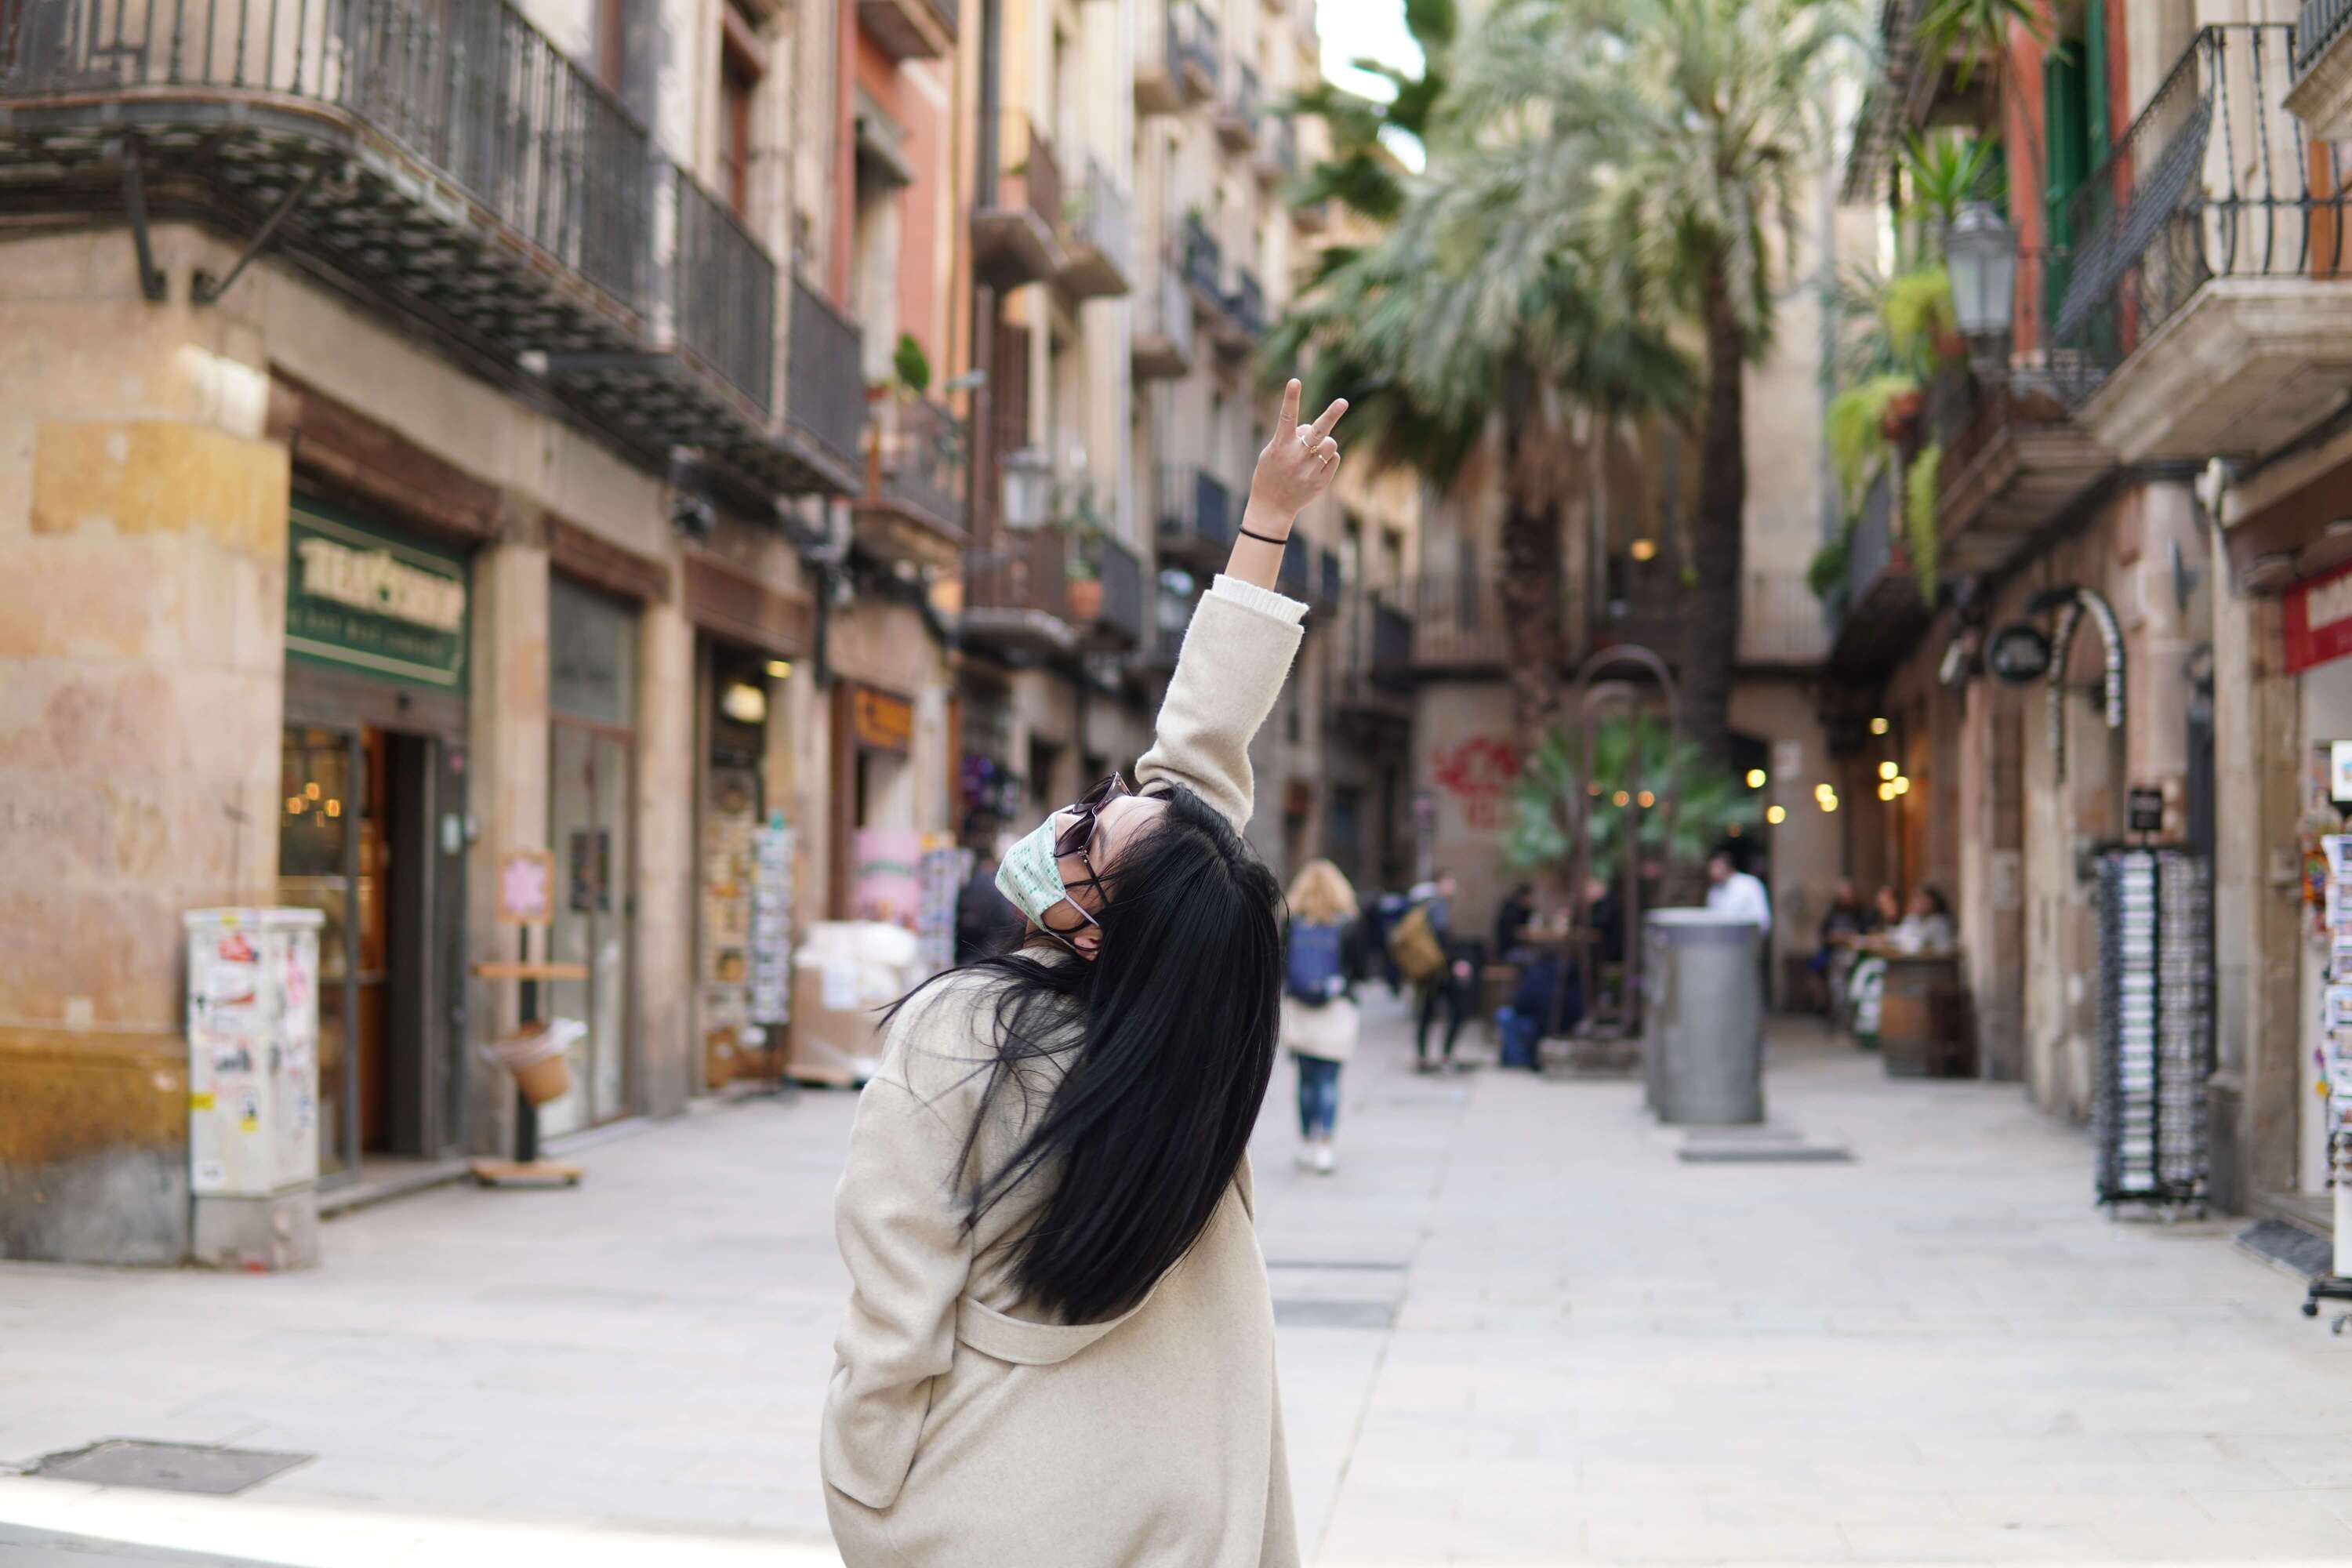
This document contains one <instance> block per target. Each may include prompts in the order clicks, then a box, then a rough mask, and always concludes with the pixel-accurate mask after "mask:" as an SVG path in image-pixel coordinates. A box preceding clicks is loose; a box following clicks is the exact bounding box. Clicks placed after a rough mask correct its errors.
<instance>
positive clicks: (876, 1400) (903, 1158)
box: [823, 998, 974, 1509]
mask: <svg viewBox="0 0 2352 1568" xmlns="http://www.w3.org/2000/svg"><path fill="white" fill-rule="evenodd" d="M919 1005H920V1006H921V1008H922V1011H923V1013H924V1014H925V1015H927V1017H926V1019H925V1021H924V1024H923V1026H922V1029H921V1031H920V1032H921V1033H923V1034H926V1035H928V1034H930V1033H931V1032H932V1029H933V1027H934V1026H933V1024H932V1023H931V1021H930V1020H931V1019H933V1018H937V1019H939V1020H940V1022H942V1023H944V1022H945V1021H946V1017H947V1016H955V1017H958V1018H962V1017H966V1016H969V1015H970V1014H971V1008H969V1007H967V1006H957V1005H954V1004H953V1002H952V1001H950V1000H949V999H946V998H933V999H929V1000H928V1002H927V1004H919ZM913 1011H914V1009H912V1008H910V1009H909V1010H908V1012H909V1013H911V1012H913ZM893 1032H894V1034H897V1035H898V1039H896V1040H895V1041H894V1042H893V1047H892V1048H891V1049H890V1050H889V1051H888V1052H887V1055H886V1057H885V1058H884V1066H883V1070H882V1073H881V1075H880V1076H879V1077H877V1078H876V1079H874V1080H873V1081H872V1082H871V1083H869V1084H868V1085H866V1090H865V1093H864V1094H863V1095H862V1096H861V1097H860V1099H859V1100H858V1104H857V1119H856V1124H855V1126H854V1127H853V1129H852V1130H851V1132H850V1136H849V1164H848V1168H847V1169H846V1171H845V1172H844V1173H843V1175H842V1178H841V1186H840V1189H839V1191H838V1193H837V1194H836V1195H835V1201H834V1230H835V1237H836V1239H837V1240H838V1241H839V1243H840V1247H841V1256H842V1260H843V1261H844V1262H845V1263H846V1264H847V1265H848V1266H849V1279H850V1295H849V1312H848V1317H847V1321H845V1324H844V1326H843V1328H842V1331H841V1336H840V1338H839V1339H837V1340H836V1341H835V1343H834V1358H835V1359H834V1370H833V1382H832V1385H831V1387H830V1389H829V1390H828V1391H827V1394H826V1397H825V1409H824V1444H823V1460H824V1479H826V1480H827V1481H828V1482H829V1483H831V1484H832V1485H833V1486H835V1487H836V1488H838V1489H841V1490H842V1491H843V1492H845V1493H846V1494H847V1495H848V1496H850V1497H852V1498H855V1499H856V1500H858V1501H859V1502H862V1503H864V1504H866V1506H867V1507H868V1508H877V1509H881V1508H888V1507H889V1506H890V1505H891V1503H893V1502H894V1501H896V1500H898V1490H899V1488H900V1487H902V1486H903V1485H904V1484H905V1483H906V1479H907V1472H908V1469H909V1468H911V1467H912V1466H913V1464H914V1461H915V1446H916V1440H917V1439H918V1438H919V1436H921V1433H922V1427H923V1420H924V1417H925V1416H926V1415H928V1414H929V1410H930V1402H931V1380H932V1379H934V1378H936V1377H938V1376H939V1375H940V1373H944V1372H946V1371H947V1370H948V1369H949V1366H950V1364H951V1363H952V1362H953V1360H954V1357H955V1323H956V1310H957V1305H958V1303H959V1302H960V1301H961V1299H962V1297H963V1294H964V1290H965V1287H966V1283H967V1281H968V1279H970V1276H971V1238H970V1237H969V1236H968V1235H967V1234H966V1232H965V1229H964V1225H963V1218H964V1208H963V1184H962V1181H961V1177H962V1163H963V1159H964V1145H965V1142H966V1141H967V1134H968V1132H969V1130H970V1125H971V1113H972V1111H973V1109H974V1108H973V1106H972V1105H971V1103H969V1101H970V1098H971V1097H970V1096H968V1095H966V1094H963V1093H961V1092H959V1090H958V1089H957V1088H956V1087H955V1086H956V1083H957V1081H958V1080H957V1078H956V1075H954V1074H952V1073H950V1072H947V1071H943V1070H940V1067H939V1065H938V1064H939V1062H940V1058H937V1057H935V1056H932V1055H931V1054H930V1053H929V1052H927V1051H926V1050H925V1049H924V1048H923V1047H922V1045H921V1044H920V1043H919V1040H918V1039H916V1038H915V1036H916V1034H917V1033H918V1031H917V1029H916V1027H915V1020H913V1019H911V1018H910V1017H908V1015H907V1014H902V1015H901V1016H900V1019H899V1021H898V1025H897V1026H895V1027H894V1030H893ZM940 1041H941V1043H942V1044H945V1043H946V1041H945V1038H944V1036H942V1037H940ZM927 1062H928V1063H929V1064H930V1065H929V1066H927V1065H926V1063H927ZM935 1080H937V1081H935Z"/></svg>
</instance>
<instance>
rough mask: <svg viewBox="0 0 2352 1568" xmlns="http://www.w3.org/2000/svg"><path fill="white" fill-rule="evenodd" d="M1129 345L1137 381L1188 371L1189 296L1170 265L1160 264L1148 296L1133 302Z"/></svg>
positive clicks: (1190, 341)
mask: <svg viewBox="0 0 2352 1568" xmlns="http://www.w3.org/2000/svg"><path fill="white" fill-rule="evenodd" d="M1129 346H1130V350H1131V353H1132V356H1133V359H1134V362H1135V374H1136V377H1137V379H1139V380H1147V381H1148V380H1164V379H1166V378H1168V377H1170V376H1179V375H1182V374H1184V373H1185V372H1187V371H1189V370H1191V369H1192V290H1191V289H1188V288H1186V287H1185V284H1184V279H1183V278H1182V276H1181V274H1179V272H1178V271H1177V269H1176V266H1175V264H1174V263H1173V262H1171V261H1168V260H1165V259H1162V260H1161V261H1160V264H1159V268H1158V269H1157V275H1156V277H1155V278H1154V279H1153V284H1152V287H1151V289H1150V298H1149V299H1148V300H1139V301H1138V302H1137V309H1136V313H1135V331H1134V334H1133V339H1132V342H1131V343H1130V345H1129Z"/></svg>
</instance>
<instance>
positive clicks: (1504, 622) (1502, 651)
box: [1410, 574, 1510, 672]
mask: <svg viewBox="0 0 2352 1568" xmlns="http://www.w3.org/2000/svg"><path fill="white" fill-rule="evenodd" d="M1410 587H1411V594H1412V605H1411V609H1412V626H1413V633H1412V662H1413V666H1414V668H1416V669H1421V670H1436V671H1456V672H1471V671H1484V670H1492V669H1500V668H1504V667H1506V666H1507V664H1508V662H1509V659H1510V634H1509V631H1508V626H1509V624H1510V620H1509V616H1508V615H1507V612H1506V611H1505V609H1504V606H1503V595H1502V592H1501V590H1500V589H1499V588H1497V587H1496V584H1494V583H1493V582H1491V581H1488V580H1485V579H1482V578H1478V577H1461V576H1447V575H1444V574H1430V575H1426V576H1423V577H1422V578H1421V579H1420V580H1418V581H1417V582H1415V583H1413V584H1411V585H1410Z"/></svg>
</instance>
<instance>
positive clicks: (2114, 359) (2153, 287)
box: [2051, 22, 2347, 403]
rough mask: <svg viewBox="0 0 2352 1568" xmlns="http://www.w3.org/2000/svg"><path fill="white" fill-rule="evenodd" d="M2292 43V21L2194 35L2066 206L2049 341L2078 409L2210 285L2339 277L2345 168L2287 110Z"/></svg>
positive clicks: (2211, 29)
mask: <svg viewBox="0 0 2352 1568" xmlns="http://www.w3.org/2000/svg"><path fill="white" fill-rule="evenodd" d="M2294 40H2295V29H2294V26H2293V25H2291V24H2287V23H2272V22H2262V23H2231V24H2227V25H2223V26H2209V27H2205V28H2203V29H2201V30H2200V32H2199V33H2198V34H2197V36H2196V37H2195V38H2194V40H2193V41H2191V43H2190V44H2189V48H2188V51H2187V52H2186V53H2184V54H2183V55H2182V56H2181V57H2180V58H2179V61H2178V62H2176V63H2175V65H2174V66H2173V68H2172V70H2171V71H2170V73H2169V74H2168V75H2167V76H2166V78H2165V79H2164V81H2163V83H2162V84H2161V85H2160V86H2158V89H2156V92H2155V94H2154V95H2153V96H2152V97H2151V98H2150V99H2149V100H2148V103H2147V108H2146V109H2144V110H2141V111H2140V115H2139V118H2138V119H2137V120H2136V121H2133V122H2132V126H2131V129H2130V130H2128V131H2127V132H2125V133H2124V136H2123V138H2122V140H2121V141H2119V142H2117V143H2116V148H2115V151H2114V152H2113V153H2111V154H2109V156H2108V158H2107V161H2106V162H2105V163H2103V164H2102V165H2100V167H2099V168H2098V169H2097V170H2096V171H2095V173H2094V174H2092V175H2091V176H2090V178H2089V180H2088V181H2087V182H2085V184H2084V186H2083V188H2082V190H2081V191H2080V192H2078V193H2077V194H2076V195H2075V196H2074V199H2073V201H2072V202H2071V203H2070V204H2069V205H2068V206H2067V208H2066V210H2065V214H2064V225H2065V228H2066V230H2067V231H2068V233H2067V236H2066V237H2071V238H2072V240H2073V247H2072V251H2073V254H2072V257H2071V260H2070V264H2069V266H2068V268H2066V276H2065V278H2064V281H2063V285H2061V286H2060V287H2059V289H2058V294H2059V298H2058V302H2057V306H2056V310H2055V314H2054V317H2053V321H2052V323H2051V337H2052V340H2053V345H2054V348H2055V350H2056V353H2054V354H2053V369H2057V370H2061V371H2062V372H2063V373H2065V374H2066V377H2067V382H2068V384H2067V392H2068V395H2069V396H2070V398H2071V399H2072V400H2073V401H2074V402H2076V403H2080V402H2082V401H2084V400H2085V399H2087V398H2088V397H2089V395H2091V394H2092V393H2093V392H2095V391H2096V390H2097V389H2098V387H2099V385H2100V384H2102V383H2103V382H2104V380H2105V378H2106V376H2107V375H2108V374H2110V373H2112V372H2113V371H2115V370H2116V367H2118V366H2119V365H2121V364H2122V363H2123V362H2124V361H2125V360H2126V359H2127V358H2128V357H2129V356H2130V355H2131V353H2133V351H2134V350H2135V349H2137V347H2138V346H2139V345H2140V344H2141V343H2143V342H2147V339H2148V338H2149V337H2150V336H2151V335H2152V334H2153V333H2154V332H2156V331H2157V330H2158V328H2160V327H2162V326H2163V325H2164V324H2165V323H2166V322H2167V321H2170V320H2171V319H2172V318H2173V317H2174V316H2175V315H2176V314H2178V313H2179V311H2180V310H2181V309H2182V308H2183V307H2184V306H2186V305H2187V304H2188V303H2189V301H2190V300H2192V299H2193V298H2194V297H2195V296H2196V294H2197V292H2198V290H2200V289H2202V288H2204V287H2205V285H2206V284H2208V283H2209V282H2211V281H2213V280H2215V279H2231V278H2293V277H2305V278H2335V277H2338V276H2340V275H2341V274H2342V272H2343V267H2344V262H2345V259H2346V258H2345V241H2344V226H2345V218H2346V211H2345V207H2346V201H2347V196H2346V194H2345V191H2344V186H2343V179H2342V176H2343V174H2344V171H2343V170H2342V169H2341V168H2340V167H2339V165H2338V160H2337V159H2336V154H2335V153H2334V152H2333V151H2332V150H2330V151H2326V152H2324V153H2319V154H2316V155H2315V154H2314V153H2312V150H2311V146H2312V144H2311V142H2310V139H2309V137H2308V136H2307V135H2306V133H2305V130H2304V128H2303V126H2302V125H2301V123H2300V122H2299V121H2296V120H2295V119H2294V116H2293V115H2291V114H2289V113H2288V112H2287V111H2286V110H2285V109H2284V106H2283V104H2282V102H2281V100H2282V99H2283V98H2284V94H2285V91H2286V89H2287V87H2288V85H2289V83H2290V81H2291V80H2292V71H2291V68H2290V57H2291V55H2292V53H2293V51H2294V47H2295V44H2294ZM2315 166H2316V167H2317V170H2318V172H2319V174H2321V176H2322V177H2321V178H2319V179H2317V180H2315V178H2314V174H2315Z"/></svg>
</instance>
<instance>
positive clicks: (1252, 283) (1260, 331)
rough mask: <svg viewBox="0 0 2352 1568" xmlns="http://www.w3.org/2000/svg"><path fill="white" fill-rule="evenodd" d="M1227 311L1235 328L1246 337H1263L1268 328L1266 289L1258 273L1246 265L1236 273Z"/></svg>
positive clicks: (1227, 299)
mask: <svg viewBox="0 0 2352 1568" xmlns="http://www.w3.org/2000/svg"><path fill="white" fill-rule="evenodd" d="M1225 313H1226V314H1227V315H1229V316H1231V317H1232V318H1233V323H1234V331H1237V332H1239V333H1240V334H1241V335H1242V336H1244V337H1245V338H1258V337H1263V336H1264V335H1265V329H1266V318H1265V289H1263V288H1262V287H1260V285H1259V283H1258V280H1257V274H1256V273H1255V272H1253V271H1251V270H1250V269H1249V268H1246V267H1244V268H1239V269H1237V270H1236V271H1235V272H1234V291H1233V293H1232V294H1230V295H1228V296H1227V297H1226V300H1225Z"/></svg>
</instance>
